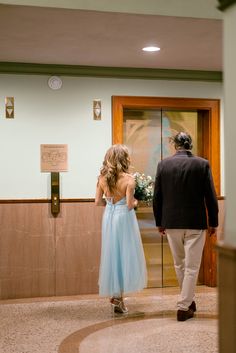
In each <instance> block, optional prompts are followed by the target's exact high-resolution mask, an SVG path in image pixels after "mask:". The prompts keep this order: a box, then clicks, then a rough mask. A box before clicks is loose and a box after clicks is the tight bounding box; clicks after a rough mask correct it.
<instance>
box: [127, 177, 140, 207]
mask: <svg viewBox="0 0 236 353" xmlns="http://www.w3.org/2000/svg"><path fill="white" fill-rule="evenodd" d="M134 190H135V180H134V178H133V177H130V180H129V182H128V185H127V188H126V202H127V206H128V209H129V210H132V208H134V207H137V206H138V200H136V199H135V198H134Z"/></svg>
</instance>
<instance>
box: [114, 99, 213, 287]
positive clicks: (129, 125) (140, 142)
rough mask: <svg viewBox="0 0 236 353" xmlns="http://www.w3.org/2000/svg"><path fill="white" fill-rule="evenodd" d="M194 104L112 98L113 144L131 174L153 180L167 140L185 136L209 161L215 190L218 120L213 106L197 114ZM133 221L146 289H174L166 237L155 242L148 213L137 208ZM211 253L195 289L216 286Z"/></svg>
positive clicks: (169, 149)
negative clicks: (121, 147) (126, 155)
mask: <svg viewBox="0 0 236 353" xmlns="http://www.w3.org/2000/svg"><path fill="white" fill-rule="evenodd" d="M163 103H164V104H163ZM185 103H186V104H185ZM198 103H199V101H198V100H196V101H194V100H193V101H192V102H191V104H189V101H188V99H187V100H186V101H185V102H183V99H175V98H173V99H169V98H167V99H164V98H160V99H158V98H153V97H151V98H150V99H148V98H147V97H113V143H124V144H126V145H127V146H128V148H129V150H130V153H131V162H132V170H131V171H132V172H140V173H145V174H147V175H151V176H152V177H153V178H155V174H156V167H157V163H158V161H160V160H161V159H163V158H165V157H167V156H169V155H171V154H173V153H174V148H173V145H172V144H170V141H169V139H170V137H171V136H173V135H175V134H176V133H177V132H180V131H187V132H188V133H189V134H190V135H191V136H192V138H193V145H194V148H193V153H194V154H196V155H199V156H202V157H205V158H207V159H209V160H210V162H211V164H212V169H213V175H214V177H215V184H216V189H217V186H219V163H218V159H217V158H218V157H216V155H215V154H214V158H213V157H212V156H211V153H212V151H213V150H214V151H215V152H217V148H218V147H217V146H218V145H217V144H216V141H217V136H215V133H214V134H212V131H211V129H212V128H213V127H214V125H215V126H217V123H218V120H217V117H218V115H217V112H216V111H214V109H215V106H213V108H210V109H209V108H206V107H204V108H203V107H202V105H201V106H200V108H201V109H199V106H198ZM205 106H206V105H205ZM213 118H214V121H213ZM218 132H219V129H218ZM218 143H219V141H218ZM217 183H218V184H217ZM217 191H218V193H219V190H217ZM137 218H138V222H139V226H140V231H141V236H142V241H143V247H144V252H145V257H146V262H147V270H148V287H163V286H174V285H177V280H176V276H175V271H174V266H173V260H172V256H171V253H170V249H169V245H168V242H167V240H166V237H162V236H160V234H159V233H158V231H157V228H156V226H155V221H154V217H153V212H152V207H151V206H147V205H140V207H139V208H138V210H137ZM206 246H207V249H208V250H209V246H210V247H211V243H209V244H208V242H207V243H206ZM211 250H212V249H211V248H210V252H209V251H207V252H206V256H205V257H204V258H203V262H202V266H201V271H200V276H199V283H204V284H209V285H211V284H212V283H214V281H215V280H216V279H215V278H212V273H215V271H212V268H215V267H216V264H215V263H214V261H212V259H213V257H212V252H211ZM212 251H213V250H212ZM213 260H214V259H213ZM209 262H210V268H211V273H209V268H207V267H206V266H204V264H205V263H206V264H207V266H208V267H209Z"/></svg>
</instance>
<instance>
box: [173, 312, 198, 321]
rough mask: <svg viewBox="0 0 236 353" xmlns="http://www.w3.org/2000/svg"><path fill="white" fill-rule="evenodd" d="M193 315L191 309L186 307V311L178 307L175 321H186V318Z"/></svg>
mask: <svg viewBox="0 0 236 353" xmlns="http://www.w3.org/2000/svg"><path fill="white" fill-rule="evenodd" d="M193 315H194V312H193V310H192V309H188V310H187V311H185V310H180V309H179V310H178V311H177V321H186V320H188V319H191V318H192V317H193Z"/></svg>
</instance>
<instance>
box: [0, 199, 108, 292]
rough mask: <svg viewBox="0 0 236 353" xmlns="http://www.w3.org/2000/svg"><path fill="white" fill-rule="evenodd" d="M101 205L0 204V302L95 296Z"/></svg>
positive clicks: (40, 202) (80, 203)
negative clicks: (55, 213) (56, 207)
mask: <svg viewBox="0 0 236 353" xmlns="http://www.w3.org/2000/svg"><path fill="white" fill-rule="evenodd" d="M102 212H103V207H95V205H94V202H71V201H68V202H62V203H61V212H60V214H59V215H58V217H56V218H55V217H53V216H52V215H51V211H50V203H49V202H48V201H45V202H42V200H41V201H38V202H37V201H34V202H33V200H30V202H27V201H25V200H24V201H22V203H21V202H20V201H17V202H14V201H12V202H11V201H6V202H4V201H0V222H1V232H0V299H10V298H27V297H42V296H55V295H73V294H84V293H86V294H87V293H97V291H98V286H97V280H98V271H99V260H100V245H101V219H102Z"/></svg>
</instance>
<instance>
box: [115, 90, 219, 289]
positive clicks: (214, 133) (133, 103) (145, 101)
mask: <svg viewBox="0 0 236 353" xmlns="http://www.w3.org/2000/svg"><path fill="white" fill-rule="evenodd" d="M125 108H131V109H135V108H136V109H137V108H139V109H141V108H143V109H165V110H168V109H178V110H198V111H201V115H202V117H203V136H202V141H203V154H202V157H203V158H206V159H208V161H209V163H210V165H211V170H212V175H213V180H214V185H215V189H216V193H217V196H218V197H220V100H219V99H208V98H207V99H206V98H178V97H143V96H140V97H139V96H112V143H113V144H116V143H123V111H124V109H125ZM215 242H216V239H215V237H208V236H207V237H206V243H205V247H204V252H203V259H202V266H201V270H200V276H201V281H202V282H203V284H205V285H208V286H216V266H217V264H216V255H215Z"/></svg>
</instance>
